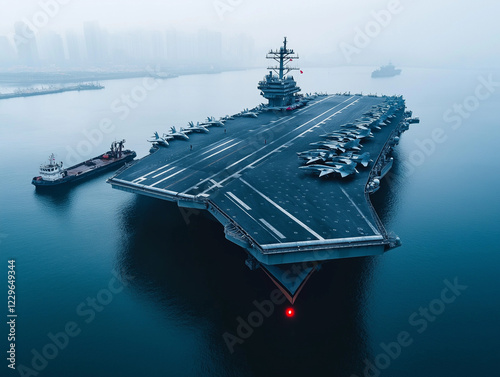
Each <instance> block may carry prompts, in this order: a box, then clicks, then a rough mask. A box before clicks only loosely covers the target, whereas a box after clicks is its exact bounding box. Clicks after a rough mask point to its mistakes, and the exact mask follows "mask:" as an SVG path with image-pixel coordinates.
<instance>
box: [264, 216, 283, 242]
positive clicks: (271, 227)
mask: <svg viewBox="0 0 500 377" xmlns="http://www.w3.org/2000/svg"><path fill="white" fill-rule="evenodd" d="M259 220H260V221H261V222H262V224H264V225H265V226H267V227H268V228H269V229H271V231H272V232H273V233H274V234H276V235H277V236H278V237H279V238H281V239H285V238H286V237H285V236H284V235H283V233H281V232H280V231H279V230H278V229H276V228H275V227H274V226H272V225H271V224H269V223H268V222H267V221H266V220H264V219H259Z"/></svg>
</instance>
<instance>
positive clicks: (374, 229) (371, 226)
mask: <svg viewBox="0 0 500 377" xmlns="http://www.w3.org/2000/svg"><path fill="white" fill-rule="evenodd" d="M340 189H341V190H342V192H343V193H344V195H345V196H347V199H349V200H350V201H351V203H352V205H353V206H354V208H356V209H357V210H358V212H359V214H360V215H361V217H363V219H365V221H366V223H367V224H368V226H369V227H370V228H371V229H372V230H373V232H374V233H375V234H380V233H379V231H378V230H377V229H376V228H375V227H374V226H373V225H372V223H371V222H370V221H368V219H367V218H366V216H365V215H363V212H361V210H360V209H359V208H358V206H357V205H356V203H354V201H353V200H352V199H351V197H350V196H349V195H348V194H347V192H346V191H345V190H344V188H343V187H341V188H340Z"/></svg>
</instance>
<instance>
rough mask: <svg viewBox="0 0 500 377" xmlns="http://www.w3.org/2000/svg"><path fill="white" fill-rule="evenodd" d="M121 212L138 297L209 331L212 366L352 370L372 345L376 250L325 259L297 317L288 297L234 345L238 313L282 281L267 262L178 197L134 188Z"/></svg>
mask: <svg viewBox="0 0 500 377" xmlns="http://www.w3.org/2000/svg"><path fill="white" fill-rule="evenodd" d="M122 213H123V215H122V233H123V247H122V250H121V252H120V253H119V255H118V260H117V263H118V264H119V268H120V270H121V271H122V273H126V274H127V275H131V276H134V280H133V283H132V285H133V289H134V290H135V291H136V292H137V293H138V294H139V296H138V299H139V300H142V299H143V300H147V301H148V302H149V303H154V304H156V305H158V308H159V310H160V311H161V313H162V315H164V316H165V318H168V319H169V320H174V321H176V322H177V323H178V325H180V326H190V327H194V328H196V329H198V330H199V331H200V332H202V333H203V336H204V338H205V339H206V344H207V348H206V349H205V350H204V355H203V356H200V360H199V362H203V363H205V364H207V365H211V368H215V369H212V371H214V370H218V371H225V372H224V373H223V374H225V373H228V375H231V374H230V373H229V372H228V371H230V370H232V371H234V369H235V368H236V369H238V375H245V374H247V372H250V374H249V375H258V376H266V375H276V374H280V375H282V374H285V373H286V374H288V375H324V374H325V372H328V373H331V375H337V374H341V373H342V374H345V375H350V374H352V373H355V372H356V371H359V370H360V368H362V360H363V359H364V358H365V357H367V353H368V351H367V349H366V344H367V332H366V328H365V321H366V314H367V313H366V297H367V295H369V290H370V282H371V276H372V272H373V269H374V263H375V259H373V258H356V259H346V260H339V261H334V262H329V263H326V264H325V265H324V266H323V268H322V269H321V270H320V271H319V272H317V273H316V274H315V275H313V277H312V278H311V279H310V280H309V282H308V284H307V285H306V287H305V289H304V290H303V292H302V293H301V296H300V297H299V299H298V302H297V303H296V304H295V305H294V307H295V310H296V313H297V314H296V316H295V317H294V318H293V319H292V320H290V319H288V318H286V317H285V315H284V310H285V308H286V306H287V304H286V303H285V304H282V305H277V306H275V308H274V312H273V314H272V315H270V316H269V317H265V318H264V320H263V323H262V325H260V326H257V327H256V328H255V329H253V333H252V334H251V336H250V337H249V338H248V339H242V340H243V344H236V345H235V346H234V350H235V352H234V353H233V354H231V353H230V352H229V349H228V347H227V345H226V343H225V342H224V339H223V334H224V333H231V334H232V335H235V336H238V332H237V330H238V329H237V327H238V322H237V318H238V317H241V318H243V319H244V320H247V319H248V316H249V315H250V314H251V313H252V312H253V311H255V310H256V306H255V304H254V301H255V300H256V301H258V302H262V301H263V300H269V299H270V294H271V292H272V291H273V290H274V289H275V287H274V285H273V284H272V283H271V281H270V280H269V279H268V278H267V277H266V276H265V274H264V273H263V272H262V271H255V272H252V271H250V270H249V269H248V268H247V267H246V266H245V264H244V260H245V253H244V251H243V250H241V249H240V248H239V247H238V246H235V245H234V244H232V243H230V242H229V241H227V240H226V239H225V238H224V233H223V229H222V226H221V225H220V224H219V223H217V222H216V221H211V220H209V219H207V217H206V216H204V215H203V214H202V213H201V212H198V213H194V214H192V215H191V216H189V218H188V221H189V224H188V223H186V221H185V219H186V216H185V214H183V213H181V211H180V210H179V208H178V207H177V205H176V204H173V203H168V202H164V201H160V200H154V199H151V198H147V197H136V198H135V199H134V200H133V202H132V203H131V204H129V205H128V206H127V207H126V208H124V209H123V212H122ZM202 360H203V361H202ZM236 365H237V367H236ZM221 373H222V372H221ZM213 375H216V373H213Z"/></svg>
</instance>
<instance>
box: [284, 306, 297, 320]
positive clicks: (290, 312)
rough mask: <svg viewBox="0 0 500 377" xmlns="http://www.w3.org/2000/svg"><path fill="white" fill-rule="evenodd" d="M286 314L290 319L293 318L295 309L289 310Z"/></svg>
mask: <svg viewBox="0 0 500 377" xmlns="http://www.w3.org/2000/svg"><path fill="white" fill-rule="evenodd" d="M285 314H286V316H287V317H288V318H292V317H293V316H294V315H295V310H294V309H293V308H287V309H286V311H285Z"/></svg>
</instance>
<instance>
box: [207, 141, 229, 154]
mask: <svg viewBox="0 0 500 377" xmlns="http://www.w3.org/2000/svg"><path fill="white" fill-rule="evenodd" d="M233 140H234V139H231V140H228V141H226V142H225V143H222V144H218V145H216V146H215V147H213V148H210V149H209V150H208V151H206V152H203V153H202V154H201V155H202V156H203V155H205V154H207V153H210V152H212V151H213V150H214V149H217V148H219V147H222V146H223V145H226V144H227V143H230V142H231V141H233Z"/></svg>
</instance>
